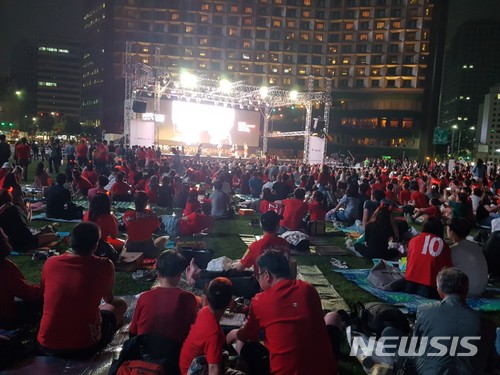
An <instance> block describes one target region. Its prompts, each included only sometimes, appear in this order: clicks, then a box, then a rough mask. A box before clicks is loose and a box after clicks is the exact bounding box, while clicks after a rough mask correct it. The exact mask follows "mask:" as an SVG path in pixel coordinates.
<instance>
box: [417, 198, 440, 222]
mask: <svg viewBox="0 0 500 375" xmlns="http://www.w3.org/2000/svg"><path fill="white" fill-rule="evenodd" d="M440 206H441V201H440V200H439V199H437V198H432V199H431V205H430V206H429V207H427V208H416V209H415V214H414V215H413V216H412V220H415V219H416V218H417V217H419V216H422V215H426V218H429V217H435V218H436V219H441V209H440Z"/></svg>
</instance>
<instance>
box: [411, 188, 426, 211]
mask: <svg viewBox="0 0 500 375" xmlns="http://www.w3.org/2000/svg"><path fill="white" fill-rule="evenodd" d="M410 200H412V201H414V202H415V208H427V207H429V203H428V202H427V197H426V196H425V194H424V193H422V192H420V191H414V192H413V193H411V199H410Z"/></svg>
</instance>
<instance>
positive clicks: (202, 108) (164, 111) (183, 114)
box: [143, 99, 261, 147]
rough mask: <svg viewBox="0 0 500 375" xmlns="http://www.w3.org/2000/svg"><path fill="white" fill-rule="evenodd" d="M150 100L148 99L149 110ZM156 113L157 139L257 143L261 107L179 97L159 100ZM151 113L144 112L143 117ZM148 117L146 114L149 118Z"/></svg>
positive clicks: (161, 140)
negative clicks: (183, 99) (226, 105)
mask: <svg viewBox="0 0 500 375" xmlns="http://www.w3.org/2000/svg"><path fill="white" fill-rule="evenodd" d="M152 108H153V101H152V100H151V99H149V100H148V103H147V109H148V112H149V111H151V110H152ZM159 113H160V114H161V115H160V116H157V124H158V126H159V139H160V142H165V143H168V141H175V142H182V143H185V144H188V145H197V144H200V143H210V144H213V145H239V146H241V145H243V144H244V143H246V144H247V145H248V146H249V147H258V146H259V139H260V119H261V113H260V111H259V112H257V111H244V110H241V109H235V108H231V107H224V106H215V105H209V104H201V103H193V102H186V101H180V100H161V101H160V111H159ZM148 115H149V116H150V117H151V116H152V114H150V113H145V114H144V115H143V119H145V118H147V116H148ZM149 119H150V118H148V120H149Z"/></svg>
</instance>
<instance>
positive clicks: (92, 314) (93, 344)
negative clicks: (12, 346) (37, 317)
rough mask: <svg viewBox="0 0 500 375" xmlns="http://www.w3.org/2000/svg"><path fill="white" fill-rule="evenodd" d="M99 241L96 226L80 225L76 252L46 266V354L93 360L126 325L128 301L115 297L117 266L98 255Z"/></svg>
mask: <svg viewBox="0 0 500 375" xmlns="http://www.w3.org/2000/svg"><path fill="white" fill-rule="evenodd" d="M100 237H101V234H100V231H99V227H98V226H97V225H96V224H94V223H80V224H78V225H76V226H75V227H74V228H73V230H72V232H71V250H70V251H68V252H66V253H65V254H63V255H61V256H55V257H51V258H49V259H48V260H47V261H46V263H45V265H44V266H43V269H42V282H41V287H42V290H43V297H44V305H43V314H42V320H41V322H40V330H39V331H38V336H37V341H38V346H39V348H40V350H41V351H42V352H43V353H44V354H46V355H50V356H58V357H65V358H79V359H83V358H89V357H91V356H92V355H94V354H96V353H98V352H100V351H101V350H103V349H104V348H105V347H106V346H107V345H108V344H109V343H110V342H111V340H112V339H113V336H114V334H115V332H116V330H117V328H118V327H119V326H120V325H121V324H122V318H123V315H124V314H125V311H126V310H127V303H126V302H125V300H123V299H120V298H115V296H114V294H113V289H114V286H115V268H114V266H113V263H112V262H111V261H110V260H109V259H107V258H102V257H97V256H95V255H94V251H95V250H96V249H97V245H98V243H99V238H100ZM102 300H104V303H102V304H101V301H102Z"/></svg>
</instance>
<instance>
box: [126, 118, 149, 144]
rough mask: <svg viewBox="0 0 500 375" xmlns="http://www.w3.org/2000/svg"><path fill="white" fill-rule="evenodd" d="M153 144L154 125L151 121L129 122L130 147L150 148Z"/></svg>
mask: <svg viewBox="0 0 500 375" xmlns="http://www.w3.org/2000/svg"><path fill="white" fill-rule="evenodd" d="M154 143H155V123H154V122H152V121H141V120H131V121H130V145H131V146H146V147H147V146H152V145H153V144H154Z"/></svg>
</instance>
